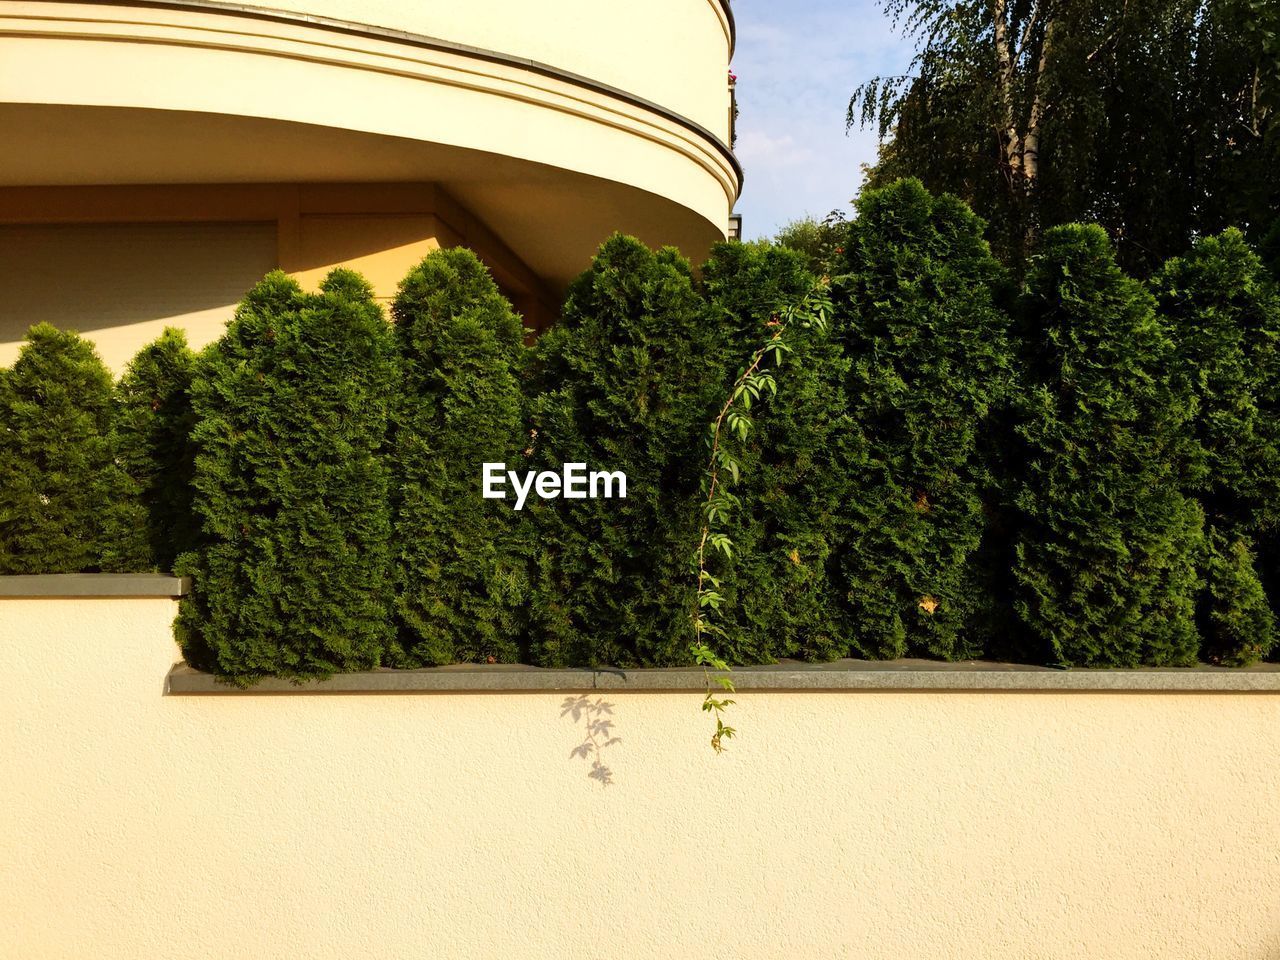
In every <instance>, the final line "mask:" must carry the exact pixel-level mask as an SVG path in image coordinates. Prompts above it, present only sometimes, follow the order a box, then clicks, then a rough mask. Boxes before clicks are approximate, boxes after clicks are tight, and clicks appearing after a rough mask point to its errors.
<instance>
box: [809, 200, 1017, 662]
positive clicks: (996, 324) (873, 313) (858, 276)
mask: <svg viewBox="0 0 1280 960" xmlns="http://www.w3.org/2000/svg"><path fill="white" fill-rule="evenodd" d="M845 269H846V271H847V275H846V276H844V277H840V278H837V280H836V285H837V296H836V315H835V321H834V331H833V332H834V336H835V337H836V338H837V341H838V342H839V343H840V344H841V345H842V347H843V349H844V353H845V355H846V356H847V357H848V358H849V360H850V362H851V367H850V369H849V374H848V377H847V380H846V391H847V396H848V410H849V415H850V417H851V418H852V425H851V427H850V428H849V434H848V436H847V437H846V438H845V441H844V442H845V447H844V450H843V451H842V453H843V455H844V456H846V457H847V462H848V463H849V467H848V469H849V483H850V486H851V491H850V493H849V495H848V498H847V499H846V501H845V507H844V516H843V517H842V519H841V522H842V523H843V524H844V525H845V535H846V542H845V544H844V546H843V548H842V550H841V554H840V558H839V583H840V593H841V594H842V595H843V596H844V598H845V600H846V601H847V605H848V610H849V615H850V620H851V630H852V644H853V648H854V650H855V651H857V653H858V654H859V655H861V656H866V657H871V658H877V659H878V658H893V657H900V656H903V655H905V654H907V653H917V654H927V655H931V656H936V657H943V658H946V659H961V658H965V657H970V656H974V655H976V654H977V653H978V650H977V649H975V648H974V645H973V642H972V640H971V639H970V638H969V636H968V632H967V630H966V625H967V624H968V623H969V622H970V621H971V620H972V619H973V617H974V616H975V614H976V612H977V610H978V608H979V607H980V606H982V604H983V603H984V601H983V599H982V597H981V596H980V592H979V591H978V589H977V584H976V582H975V580H976V572H975V570H974V554H975V552H976V551H977V549H978V547H979V544H980V542H981V539H982V534H983V529H984V518H983V501H982V494H983V492H984V489H985V487H986V485H987V484H988V482H989V480H988V478H987V475H986V472H985V470H984V466H983V464H982V462H981V460H980V458H979V456H978V450H979V438H980V433H981V430H982V429H983V426H984V423H985V422H986V420H987V418H988V417H989V416H990V413H991V410H992V407H993V404H995V403H996V402H997V401H998V400H999V399H1000V398H1001V397H1002V395H1003V393H1004V391H1005V388H1006V382H1007V378H1008V371H1009V347H1008V342H1007V336H1006V327H1007V319H1006V317H1005V316H1004V315H1003V314H1002V313H1001V312H1000V311H998V310H997V309H996V308H995V306H994V305H993V302H992V294H991V289H992V285H993V283H995V282H996V281H997V280H998V278H999V268H998V265H997V264H996V262H995V261H994V260H993V259H992V257H991V254H990V251H989V250H988V248H987V245H986V242H985V241H984V240H983V239H982V222H981V221H980V220H978V218H977V217H975V216H974V215H973V214H972V212H970V210H969V209H968V208H967V207H966V206H965V205H964V204H963V203H961V202H960V201H959V200H957V199H956V198H954V197H951V196H947V195H944V196H941V197H933V196H931V195H930V194H929V193H928V192H927V191H926V190H925V189H924V187H923V186H922V185H921V184H920V182H919V181H917V180H904V181H901V182H899V183H896V184H894V185H892V186H890V187H887V188H885V189H883V190H873V191H867V192H866V193H864V194H863V196H862V198H861V199H860V200H859V202H858V217H857V218H856V219H855V220H854V221H853V222H852V224H851V226H850V231H849V236H848V241H847V244H846V259H845Z"/></svg>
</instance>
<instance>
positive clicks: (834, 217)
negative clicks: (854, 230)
mask: <svg viewBox="0 0 1280 960" xmlns="http://www.w3.org/2000/svg"><path fill="white" fill-rule="evenodd" d="M848 232H849V226H848V219H847V218H846V217H845V215H844V213H843V212H842V211H840V210H832V211H831V212H830V213H829V214H827V215H826V216H825V217H823V218H822V219H821V220H818V219H816V218H814V217H801V218H800V219H799V220H792V221H791V222H790V223H788V224H786V225H785V226H784V227H783V228H782V229H781V230H779V231H778V232H777V234H776V235H775V236H774V238H773V242H774V244H775V245H777V246H779V247H786V248H787V249H788V250H794V251H796V252H797V253H800V254H802V255H803V256H804V258H805V264H806V266H807V267H808V269H809V272H810V273H812V274H813V275H814V276H815V277H826V276H831V274H833V273H835V272H837V270H838V267H839V264H840V263H841V261H842V259H843V254H844V239H845V235H846V234H847V233H848Z"/></svg>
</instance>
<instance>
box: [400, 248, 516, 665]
mask: <svg viewBox="0 0 1280 960" xmlns="http://www.w3.org/2000/svg"><path fill="white" fill-rule="evenodd" d="M392 317H393V318H394V320H395V331H396V339H397V342H398V344H399V349H400V379H399V387H398V391H397V397H396V404H395V409H394V414H393V429H392V451H393V476H392V481H393V482H392V504H393V512H394V524H395V537H394V540H395V550H396V564H395V565H396V576H395V581H396V610H397V613H398V615H399V626H400V631H399V640H398V642H397V644H396V645H395V648H394V651H393V654H392V657H391V661H392V663H393V665H396V666H424V665H434V664H442V663H453V662H455V661H459V660H462V661H471V662H484V661H485V660H486V659H487V658H489V657H492V658H494V659H495V660H497V661H500V662H504V663H507V662H514V661H516V660H518V659H519V655H520V646H519V640H520V638H521V633H522V621H523V615H522V614H523V610H524V607H525V604H526V602H527V599H528V598H527V592H528V573H527V564H528V543H527V538H523V540H522V532H523V528H522V527H521V526H520V525H519V521H520V520H521V519H523V517H522V515H521V514H519V513H516V512H515V511H514V510H512V509H511V504H510V503H509V502H502V501H499V500H484V499H481V497H480V465H481V464H482V463H486V462H497V461H501V462H505V463H506V464H507V466H508V468H509V469H512V470H516V469H520V468H521V467H522V466H523V465H524V461H525V460H526V459H527V458H526V457H525V456H524V455H523V453H522V451H523V449H524V448H525V447H526V445H527V442H528V434H527V432H526V430H525V426H524V417H523V403H522V397H521V383H520V377H521V375H522V374H523V372H524V369H525V366H526V360H525V353H526V349H525V347H524V330H523V328H522V326H521V323H520V318H519V317H517V316H516V314H515V312H514V311H513V310H512V308H511V304H510V303H508V302H507V300H506V299H505V298H504V297H503V296H502V294H501V293H499V292H498V287H497V285H496V284H495V283H494V282H493V279H492V277H490V276H489V272H488V270H487V269H486V268H485V266H484V264H482V263H481V262H480V260H479V259H477V257H476V255H475V254H473V253H472V252H471V251H470V250H463V249H452V250H438V251H435V252H433V253H430V254H428V255H427V257H426V259H424V260H423V261H422V262H421V263H420V264H418V265H417V266H416V267H414V268H413V270H411V271H410V272H409V275H408V276H407V277H405V279H404V281H403V282H402V283H401V285H400V292H399V294H398V296H397V297H396V300H395V303H394V305H393V306H392Z"/></svg>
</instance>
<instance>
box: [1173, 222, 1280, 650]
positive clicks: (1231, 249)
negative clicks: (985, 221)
mask: <svg viewBox="0 0 1280 960" xmlns="http://www.w3.org/2000/svg"><path fill="white" fill-rule="evenodd" d="M1152 289H1153V291H1154V292H1155V294H1156V297H1157V298H1158V301H1159V305H1160V310H1161V313H1162V315H1163V316H1164V317H1165V318H1166V320H1167V321H1168V323H1169V324H1170V327H1171V330H1172V332H1173V334H1174V337H1175V339H1176V342H1177V348H1178V361H1179V364H1180V367H1181V375H1182V376H1183V377H1184V378H1186V380H1187V382H1188V383H1189V384H1190V387H1191V392H1192V394H1193V396H1194V397H1195V400H1196V413H1195V416H1194V418H1193V420H1192V421H1191V423H1190V431H1191V434H1192V436H1193V437H1194V438H1195V440H1196V441H1197V442H1198V443H1199V444H1200V446H1201V447H1202V448H1203V451H1204V458H1205V469H1204V471H1203V473H1201V474H1199V475H1198V476H1196V477H1194V478H1192V479H1193V482H1192V483H1191V484H1190V486H1189V492H1190V493H1191V494H1192V495H1194V496H1195V497H1197V498H1198V499H1199V501H1200V503H1201V505H1202V506H1203V507H1204V510H1205V512H1206V514H1207V515H1208V518H1209V523H1210V525H1211V527H1212V528H1214V533H1213V536H1214V538H1215V539H1214V540H1213V542H1212V543H1211V544H1210V545H1209V548H1208V549H1207V550H1206V551H1205V554H1204V556H1205V563H1206V564H1207V566H1206V567H1205V568H1204V569H1203V570H1202V577H1203V579H1204V581H1205V591H1204V593H1203V594H1202V596H1201V598H1200V604H1199V605H1200V624H1201V631H1202V633H1203V635H1204V643H1205V655H1206V656H1207V657H1209V658H1211V659H1214V660H1219V661H1222V662H1226V663H1244V662H1248V661H1250V660H1252V659H1256V658H1257V656H1258V655H1259V654H1258V652H1256V651H1261V652H1263V653H1265V652H1266V650H1267V649H1269V648H1271V647H1272V646H1273V644H1272V641H1271V636H1272V631H1273V629H1274V628H1273V626H1272V625H1271V622H1270V619H1269V614H1266V613H1265V599H1264V597H1263V588H1262V586H1261V585H1259V584H1258V583H1256V582H1249V581H1250V579H1251V580H1252V581H1257V580H1258V578H1259V577H1261V579H1262V583H1263V584H1265V585H1266V587H1267V589H1268V591H1269V592H1270V593H1271V594H1272V595H1273V596H1275V595H1277V594H1278V593H1280V569H1278V567H1280V293H1277V289H1276V284H1275V282H1274V280H1273V279H1272V278H1271V277H1270V275H1269V274H1268V272H1267V270H1266V268H1265V267H1264V266H1263V264H1262V261H1261V260H1260V259H1259V257H1258V256H1257V255H1256V254H1255V253H1254V252H1253V251H1252V250H1251V249H1250V248H1249V246H1248V245H1247V244H1246V242H1245V239H1244V236H1243V235H1242V234H1241V233H1240V232H1239V231H1238V230H1234V229H1232V230H1228V231H1226V232H1225V233H1223V234H1221V235H1220V236H1216V237H1206V238H1204V239H1202V240H1200V241H1198V242H1197V243H1196V244H1195V246H1194V247H1193V248H1192V249H1191V251H1190V252H1189V253H1187V254H1186V255H1185V256H1182V257H1178V258H1176V259H1173V260H1170V261H1169V262H1168V263H1167V264H1165V266H1164V267H1163V269H1161V271H1160V272H1159V273H1158V274H1157V275H1156V276H1155V277H1154V278H1153V279H1152ZM1246 538H1248V540H1251V541H1253V542H1254V543H1257V544H1258V546H1259V547H1260V549H1259V551H1258V553H1259V554H1260V555H1261V556H1259V557H1258V558H1257V559H1256V560H1255V559H1254V553H1253V551H1252V547H1251V545H1250V544H1249V543H1248V541H1247V540H1246ZM1224 577H1225V578H1227V584H1226V586H1224V585H1223V583H1222V578H1224ZM1259 604H1262V606H1261V607H1260V606H1259ZM1264 614H1265V615H1264ZM1241 630H1254V631H1255V633H1254V634H1253V635H1252V636H1250V635H1246V634H1243V633H1239V632H1233V631H1241Z"/></svg>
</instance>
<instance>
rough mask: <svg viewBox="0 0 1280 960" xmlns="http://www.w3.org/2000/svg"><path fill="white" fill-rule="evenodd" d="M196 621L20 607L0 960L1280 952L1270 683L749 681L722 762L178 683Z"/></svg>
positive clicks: (421, 709)
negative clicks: (753, 686)
mask: <svg viewBox="0 0 1280 960" xmlns="http://www.w3.org/2000/svg"><path fill="white" fill-rule="evenodd" d="M173 613H174V605H173V604H172V603H171V602H170V601H166V600H158V599H157V600H72V601H69V600H0V890H3V894H2V895H0V957H4V958H10V957H13V958H22V960H34V958H44V957H58V958H80V957H84V958H94V960H114V958H122V960H123V958H150V957H166V958H255V960H256V958H290V960H299V958H335V960H336V958H344V960H345V958H349V957H361V958H391V957H397V958H398V957H415V958H416V957H432V956H442V957H450V958H471V957H476V958H479V957H493V958H519V957H535V958H542V957H546V958H552V957H555V958H564V957H572V958H578V960H583V958H594V957H608V958H615V957H637V958H670V957H681V958H683V957H695V956H718V957H725V958H729V957H733V958H771V960H772V958H808V957H814V958H828V957H856V958H895V960H897V958H912V960H921V958H935V957H936V958H943V957H965V958H989V957H1001V958H1005V957H1027V958H1033V957H1034V958H1059V957H1064V958H1065V957H1079V958H1091V960H1093V958H1128V957H1133V958H1152V957H1178V958H1209V957H1212V958H1215V960H1225V958H1272V957H1280V836H1278V834H1280V831H1278V830H1277V825H1278V824H1280V763H1278V762H1277V756H1278V755H1280V697H1277V696H1275V695H1267V694H1254V695H1248V694H1141V693H1115V694H1081V693H1076V694H996V693H976V694H975V693H836V694H829V693H826V694H824V693H790V694H785V693H777V694H743V695H742V696H741V697H740V702H739V704H738V706H737V707H736V708H735V710H734V721H735V723H736V724H737V725H738V726H739V727H740V728H741V731H742V735H741V739H740V740H738V741H736V742H734V743H733V744H732V746H731V752H729V753H727V754H725V755H724V756H722V757H718V758H717V757H715V756H713V755H712V754H711V751H710V749H709V748H708V747H707V745H706V734H707V732H708V731H707V725H706V722H705V718H704V717H703V715H702V714H701V713H699V711H698V697H697V696H696V695H690V694H679V695H676V694H665V695H664V694H634V693H632V694H628V693H619V694H610V695H606V696H604V697H589V698H587V699H586V700H585V701H578V705H579V706H583V705H585V706H587V707H591V706H592V705H595V704H597V703H599V702H602V703H605V704H608V705H610V706H609V707H608V709H609V710H611V713H610V714H609V715H607V716H605V715H604V714H600V713H596V714H589V713H580V714H579V716H578V718H577V719H576V720H575V718H574V716H573V713H572V711H570V712H568V713H566V712H565V710H564V709H563V707H564V703H565V697H564V696H563V695H556V694H525V695H511V694H501V695H477V694H452V695H451V694H437V695H399V696H395V695H388V696H341V695H290V694H285V695H278V696H260V697H257V696H255V697H219V696H206V697H194V696H193V697H166V696H164V695H163V687H164V675H165V672H166V670H167V669H168V667H169V665H170V664H171V662H172V661H173V660H174V659H175V656H176V654H175V651H174V649H173V647H172V643H171V641H170V640H169V623H170V620H171V618H172V616H173ZM593 716H598V717H603V718H604V719H608V720H611V721H612V723H613V726H612V729H611V730H610V731H608V735H609V736H614V737H617V738H620V740H619V742H616V743H612V744H609V745H604V742H605V740H604V738H603V737H600V738H597V742H598V743H599V744H600V747H599V749H598V750H597V749H596V748H595V747H593V746H592V745H591V741H590V737H589V736H588V728H587V723H588V721H589V720H590V719H591V718H592V717H593ZM583 744H586V747H585V750H584V751H582V752H585V754H586V757H585V758H584V757H583V756H580V755H578V753H576V752H575V751H576V750H577V748H578V747H579V746H580V745H583ZM594 762H599V764H600V765H601V767H600V768H597V769H595V772H596V773H597V774H598V776H597V777H592V776H590V774H591V773H592V772H593V763H594ZM601 777H604V778H611V780H612V783H610V784H607V785H606V784H604V783H603V782H602V780H601Z"/></svg>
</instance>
